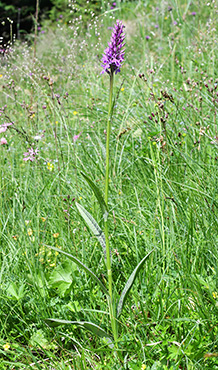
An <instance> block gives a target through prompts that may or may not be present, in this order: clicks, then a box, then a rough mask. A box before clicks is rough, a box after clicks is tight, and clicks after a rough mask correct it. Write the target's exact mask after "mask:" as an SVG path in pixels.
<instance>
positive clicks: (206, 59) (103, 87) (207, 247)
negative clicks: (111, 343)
mask: <svg viewBox="0 0 218 370" xmlns="http://www.w3.org/2000/svg"><path fill="white" fill-rule="evenodd" d="M171 7H172V10H169V9H168V4H166V3H165V2H164V1H160V0H159V1H158V0H156V1H147V2H140V1H139V2H124V3H122V4H119V7H118V8H117V9H115V10H114V11H113V12H112V11H108V12H106V13H104V15H101V16H100V17H98V19H94V20H93V21H90V24H89V25H88V26H86V28H85V29H84V28H83V27H82V22H81V21H80V20H77V21H75V22H74V23H73V24H71V25H70V26H69V25H64V24H63V25H62V26H61V27H57V28H47V29H46V28H45V31H46V33H45V34H40V35H39V36H38V38H37V44H36V59H35V61H33V58H32V56H33V53H34V50H33V48H32V47H31V46H30V45H28V44H19V43H18V42H17V44H15V45H14V46H13V50H11V51H10V53H9V55H8V56H4V57H3V56H2V58H1V71H0V74H1V79H0V82H1V88H0V94H1V105H2V109H1V117H0V118H1V124H3V123H9V122H13V125H12V126H10V127H9V128H8V129H7V131H6V132H4V133H1V134H0V135H1V137H0V139H1V138H2V137H5V138H6V140H7V143H8V144H7V145H5V144H3V145H0V170H1V176H0V190H1V196H0V209H1V213H0V215H1V216H0V246H1V251H0V307H1V308H0V313H1V314H0V323H1V325H0V359H1V361H0V369H11V370H12V369H34V370H35V369H58V370H63V369H114V370H115V369H133V370H135V369H141V368H143V365H145V366H146V369H150V370H151V369H152V370H154V369H160V370H162V369H163V370H164V369H171V370H174V369H188V370H192V369H202V370H203V369H217V368H218V357H217V356H218V351H217V342H218V336H217V309H218V308H217V307H218V268H217V266H218V265H217V257H218V253H217V239H218V238H217V214H218V213H217V205H218V198H217V197H218V194H217V180H218V173H217V93H218V89H217V82H218V76H217V58H216V55H217V30H216V19H217V8H216V5H215V3H211V4H210V5H208V6H205V5H203V4H201V2H198V1H197V0H196V1H193V2H192V3H190V2H187V1H180V2H176V1H172V4H171ZM156 8H158V10H157V9H156ZM195 13H196V14H195ZM117 18H118V19H122V21H123V23H124V24H125V26H126V34H127V38H126V60H125V64H124V66H123V67H122V70H121V73H120V74H118V75H116V76H115V91H114V94H115V96H116V104H115V109H114V117H113V122H112V131H111V142H110V151H111V161H110V183H109V208H110V223H109V238H110V247H111V252H112V260H113V263H112V273H113V281H114V288H115V292H116V294H117V295H120V294H121V292H122V290H123V288H124V286H125V283H126V281H127V279H128V278H129V276H130V274H131V273H132V271H133V270H134V268H135V267H136V266H137V264H138V263H139V262H140V260H141V259H142V258H143V257H144V256H145V255H146V254H147V253H149V252H150V251H151V250H152V249H154V252H153V253H152V254H151V256H150V257H149V258H148V259H147V260H146V262H145V264H144V265H143V269H141V271H140V272H139V274H138V278H137V280H136V281H135V283H134V285H133V288H132V290H131V292H130V294H129V296H128V298H127V301H126V304H125V306H124V310H123V313H122V315H121V316H120V317H119V327H120V331H119V338H118V352H119V353H120V354H121V355H122V357H123V359H124V360H123V363H122V364H121V363H120V361H119V360H118V359H117V357H116V354H115V353H114V351H113V350H112V349H111V348H110V347H108V345H107V343H106V341H105V340H102V339H99V338H98V337H96V336H95V335H93V333H91V332H88V331H86V330H85V329H83V328H81V327H78V326H77V325H62V326H57V327H53V326H52V325H51V322H49V320H48V319H49V318H52V319H59V320H70V321H79V322H81V321H89V322H93V323H95V324H97V325H99V326H101V328H102V329H104V330H105V331H106V332H107V333H108V335H111V329H110V328H111V325H110V323H109V315H108V308H107V307H108V306H107V301H106V299H105V296H104V295H103V294H102V292H101V291H100V289H99V287H98V286H97V285H96V283H95V282H93V280H92V279H91V278H90V277H89V275H87V274H85V272H84V271H83V270H81V269H80V268H78V267H77V265H76V264H75V263H74V262H72V261H70V260H69V259H67V258H66V256H64V255H62V254H61V253H58V252H55V250H52V249H50V248H49V247H48V246H52V247H55V248H59V249H61V250H62V251H65V252H67V253H70V254H72V255H73V256H75V257H76V258H78V259H79V260H80V261H82V263H84V264H85V265H86V266H88V267H89V268H90V269H91V270H92V271H93V272H94V273H95V274H96V275H97V277H98V278H99V279H100V281H101V282H102V283H103V284H106V276H107V271H106V268H105V265H104V259H103V256H102V252H101V247H100V245H99V243H98V239H97V238H95V237H94V236H93V234H92V233H91V232H90V230H89V229H88V227H87V225H86V223H85V222H84V221H83V219H82V218H81V216H80V214H79V213H78V210H77V208H76V206H75V201H76V202H78V203H79V204H80V205H82V206H84V207H85V208H86V210H87V211H88V212H89V213H90V214H92V216H93V217H94V218H95V220H96V221H97V222H98V224H99V225H100V226H101V227H103V223H104V222H103V218H102V216H101V210H100V207H99V205H98V202H97V201H96V199H95V196H94V194H93V192H92V190H91V189H90V188H89V186H88V185H87V182H86V181H85V179H84V177H83V176H82V175H81V173H80V172H81V171H83V172H84V173H86V174H87V175H88V176H89V177H90V178H91V179H92V181H93V182H94V183H95V184H96V185H97V186H98V187H99V189H101V191H102V192H103V190H104V176H105V145H106V135H105V130H106V125H107V112H108V94H109V77H108V76H107V75H103V76H102V75H100V72H101V67H100V62H99V58H101V54H102V52H103V50H104V49H105V47H106V45H107V42H108V41H109V38H110V33H111V31H110V30H108V27H111V26H113V24H114V23H115V19H117ZM63 23H64V22H63ZM45 27H46V26H45ZM77 27H78V28H77ZM97 34H99V35H97ZM75 135H80V136H79V137H78V138H76V137H75ZM30 147H33V148H36V147H37V148H38V150H39V152H38V154H37V155H36V159H35V160H34V161H33V162H30V161H23V158H24V155H23V153H24V152H27V149H28V148H30Z"/></svg>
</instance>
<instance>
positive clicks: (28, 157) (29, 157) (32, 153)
mask: <svg viewBox="0 0 218 370" xmlns="http://www.w3.org/2000/svg"><path fill="white" fill-rule="evenodd" d="M38 152H39V150H38V148H36V149H35V150H34V149H33V148H30V149H27V152H26V153H23V155H24V157H25V158H23V160H24V161H31V162H33V161H34V160H35V159H36V155H37V154H38Z"/></svg>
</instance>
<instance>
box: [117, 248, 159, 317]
mask: <svg viewBox="0 0 218 370" xmlns="http://www.w3.org/2000/svg"><path fill="white" fill-rule="evenodd" d="M153 251H154V249H152V251H150V252H149V253H148V254H147V255H146V256H145V257H144V258H142V260H141V261H140V262H139V264H138V265H137V266H136V268H135V270H134V271H133V272H132V273H131V275H130V277H129V279H128V280H127V282H126V285H125V287H124V289H123V291H122V293H121V296H120V300H119V303H118V305H117V318H118V317H119V316H120V314H121V312H122V309H123V305H124V303H125V300H126V298H127V295H128V293H129V291H130V289H131V287H132V285H133V283H134V281H135V278H136V276H137V274H138V272H139V271H140V269H141V268H142V266H143V263H144V262H145V260H146V259H147V258H148V257H149V256H150V254H151V253H152V252H153Z"/></svg>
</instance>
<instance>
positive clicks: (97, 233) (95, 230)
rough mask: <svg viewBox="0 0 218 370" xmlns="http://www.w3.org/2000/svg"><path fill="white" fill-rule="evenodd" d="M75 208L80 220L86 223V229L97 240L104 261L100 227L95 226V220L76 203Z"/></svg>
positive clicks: (104, 250) (103, 238)
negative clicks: (89, 230) (87, 228)
mask: <svg viewBox="0 0 218 370" xmlns="http://www.w3.org/2000/svg"><path fill="white" fill-rule="evenodd" d="M76 206H77V209H78V211H79V213H80V214H81V216H82V218H83V219H84V221H85V222H86V223H87V225H88V227H89V228H90V229H91V231H92V232H93V234H94V235H95V236H96V237H97V238H98V240H99V243H100V244H101V246H102V249H103V253H104V258H105V261H106V241H105V236H104V233H103V231H102V230H101V228H100V226H99V225H98V224H97V222H96V221H95V219H94V218H93V217H92V215H90V213H89V212H88V211H86V209H85V208H84V207H83V206H81V205H80V204H79V203H76Z"/></svg>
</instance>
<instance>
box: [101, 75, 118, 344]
mask: <svg viewBox="0 0 218 370" xmlns="http://www.w3.org/2000/svg"><path fill="white" fill-rule="evenodd" d="M113 82H114V73H113V72H112V71H111V72H110V92H109V108H108V121H107V141H106V173H105V203H106V206H107V207H108V190H109V169H110V132H111V120H112V115H113ZM104 232H105V240H106V264H107V276H108V291H109V302H108V303H109V314H110V320H111V327H112V332H113V336H114V340H115V345H116V344H117V339H118V332H117V323H116V317H115V307H114V304H113V284H112V282H113V280H112V270H111V254H110V246H109V231H108V213H107V214H106V217H105V219H104Z"/></svg>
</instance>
